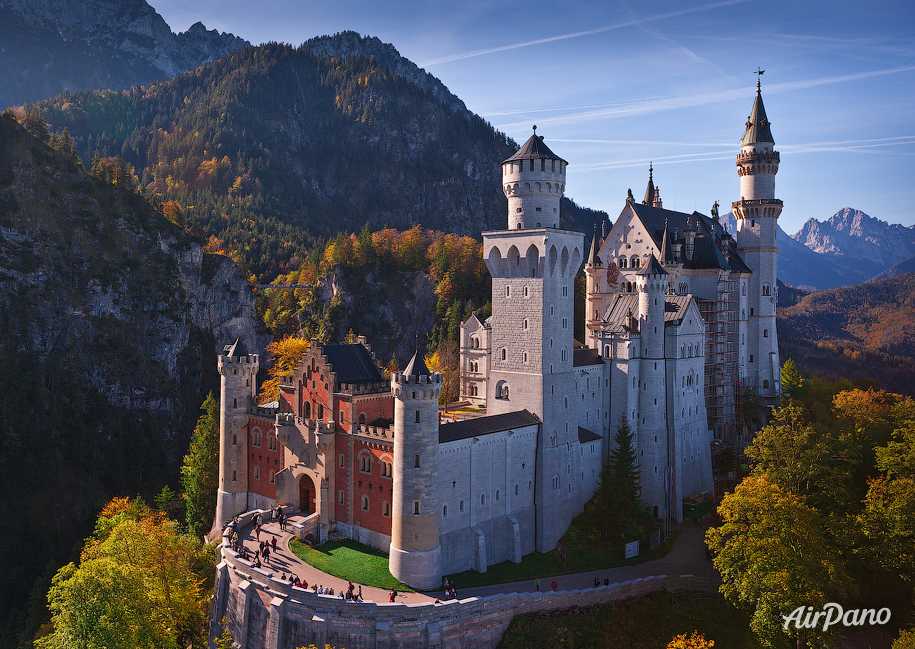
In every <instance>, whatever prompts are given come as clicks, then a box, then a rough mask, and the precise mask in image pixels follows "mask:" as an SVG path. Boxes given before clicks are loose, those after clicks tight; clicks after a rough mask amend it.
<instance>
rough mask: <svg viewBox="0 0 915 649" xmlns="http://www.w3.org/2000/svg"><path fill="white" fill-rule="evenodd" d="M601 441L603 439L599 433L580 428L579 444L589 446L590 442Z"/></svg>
mask: <svg viewBox="0 0 915 649" xmlns="http://www.w3.org/2000/svg"><path fill="white" fill-rule="evenodd" d="M599 439H603V438H602V437H601V436H600V435H598V434H597V433H595V432H593V431H590V430H588V429H587V428H582V427H581V426H579V427H578V442H579V443H580V444H587V443H588V442H596V441H597V440H599Z"/></svg>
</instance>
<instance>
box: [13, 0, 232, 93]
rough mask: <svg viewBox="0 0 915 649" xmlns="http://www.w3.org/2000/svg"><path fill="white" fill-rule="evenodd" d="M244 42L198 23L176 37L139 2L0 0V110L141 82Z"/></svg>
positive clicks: (191, 65)
mask: <svg viewBox="0 0 915 649" xmlns="http://www.w3.org/2000/svg"><path fill="white" fill-rule="evenodd" d="M247 45H249V43H248V42H247V41H245V40H243V39H240V38H238V37H236V36H233V35H232V34H221V33H219V32H217V31H216V30H207V29H206V28H205V27H204V26H203V25H202V24H200V23H196V24H195V25H193V26H192V27H191V28H190V29H189V30H188V31H187V32H184V33H182V34H177V35H176V34H174V33H172V31H171V28H169V26H168V24H167V23H166V22H165V20H163V18H162V16H160V15H159V14H158V13H156V10H155V9H153V8H152V7H151V6H149V5H148V4H147V3H146V2H145V0H123V1H121V0H0V48H2V50H3V51H2V52H0V106H3V107H5V106H9V105H18V104H21V103H22V102H24V101H37V100H39V99H43V98H45V97H48V96H52V95H57V94H59V93H61V92H78V91H81V90H87V89H96V88H108V89H112V90H119V89H123V88H128V87H130V86H133V85H147V84H149V83H151V82H153V81H157V80H159V79H164V78H167V77H171V76H174V75H175V74H178V73H179V72H184V71H187V70H191V69H193V68H196V67H199V66H201V65H204V64H206V63H209V62H210V61H213V60H215V59H217V58H220V57H222V56H225V55H226V54H229V53H231V52H234V51H236V50H238V49H241V48H243V47H246V46H247Z"/></svg>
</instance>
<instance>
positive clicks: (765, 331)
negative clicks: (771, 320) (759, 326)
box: [763, 329, 769, 338]
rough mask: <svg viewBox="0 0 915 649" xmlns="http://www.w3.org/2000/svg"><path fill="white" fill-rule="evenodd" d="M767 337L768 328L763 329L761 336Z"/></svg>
mask: <svg viewBox="0 0 915 649" xmlns="http://www.w3.org/2000/svg"><path fill="white" fill-rule="evenodd" d="M768 337H769V330H768V329H763V338H768Z"/></svg>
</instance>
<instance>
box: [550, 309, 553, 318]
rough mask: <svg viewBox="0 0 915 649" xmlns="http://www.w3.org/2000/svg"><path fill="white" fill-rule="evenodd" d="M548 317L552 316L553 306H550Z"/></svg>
mask: <svg viewBox="0 0 915 649" xmlns="http://www.w3.org/2000/svg"><path fill="white" fill-rule="evenodd" d="M550 317H551V318H552V317H553V307H552V306H550Z"/></svg>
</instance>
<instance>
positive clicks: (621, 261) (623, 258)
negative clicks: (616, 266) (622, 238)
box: [620, 257, 627, 268]
mask: <svg viewBox="0 0 915 649" xmlns="http://www.w3.org/2000/svg"><path fill="white" fill-rule="evenodd" d="M626 263H627V262H626V258H625V257H620V268H626Z"/></svg>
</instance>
